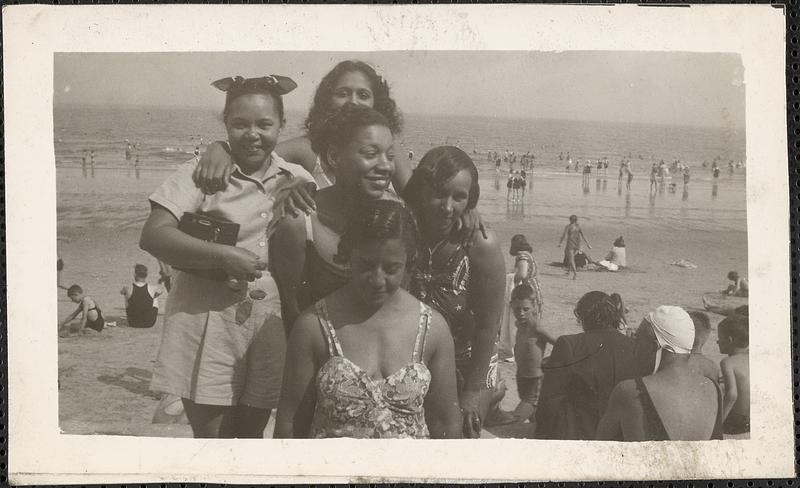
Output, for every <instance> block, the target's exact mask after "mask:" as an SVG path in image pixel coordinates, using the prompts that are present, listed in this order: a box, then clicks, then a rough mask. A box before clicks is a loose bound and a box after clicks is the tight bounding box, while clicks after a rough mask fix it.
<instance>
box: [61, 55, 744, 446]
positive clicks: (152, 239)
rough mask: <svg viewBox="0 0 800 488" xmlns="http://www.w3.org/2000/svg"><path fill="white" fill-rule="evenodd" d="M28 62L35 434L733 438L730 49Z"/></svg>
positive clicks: (736, 411) (735, 293) (737, 159)
mask: <svg viewBox="0 0 800 488" xmlns="http://www.w3.org/2000/svg"><path fill="white" fill-rule="evenodd" d="M54 63H55V65H54V70H55V71H54V106H53V110H54V112H53V116H54V130H55V133H54V147H55V159H56V175H57V180H56V181H57V225H58V255H59V259H58V280H59V283H58V286H59V292H58V293H59V296H58V303H59V324H58V325H59V337H60V338H59V364H58V371H59V421H60V426H61V429H62V431H63V432H64V433H70V434H123V435H140V436H141V435H146V436H167V437H169V436H179V437H185V436H194V437H202V438H209V437H222V438H234V437H244V438H253V437H257V438H260V437H272V436H275V437H282V438H287V437H288V438H309V437H310V438H326V437H354V438H396V437H400V438H403V437H410V438H428V437H430V438H462V437H465V438H478V437H514V438H531V439H533V438H536V439H575V440H595V439H600V440H619V441H645V440H659V441H666V440H709V439H723V438H747V436H748V435H749V430H750V380H749V354H748V345H749V342H748V337H749V327H748V306H747V297H748V280H747V270H748V259H747V213H746V207H747V201H746V191H745V186H746V175H745V169H746V166H747V165H748V164H759V162H758V161H751V160H748V158H747V157H746V154H747V151H746V144H745V118H744V116H745V86H744V85H743V83H742V73H743V66H742V62H741V58H740V56H738V55H735V54H700V53H686V52H671V53H659V52H624V51H623V52H621V51H613V52H612V51H605V52H604V51H599V52H589V51H582V52H565V53H547V52H536V51H528V52H526V51H516V52H512V51H505V52H502V51H501V52H479V51H464V52H455V51H405V52H363V53H348V52H337V53H328V52H291V53H288V52H270V51H260V52H251V53H237V52H230V53H57V54H56V55H55V58H54ZM188 73H191V76H187V74H188ZM98 400H99V401H98Z"/></svg>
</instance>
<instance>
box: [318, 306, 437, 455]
mask: <svg viewBox="0 0 800 488" xmlns="http://www.w3.org/2000/svg"><path fill="white" fill-rule="evenodd" d="M315 308H316V312H317V317H318V319H319V323H320V326H321V328H322V333H323V335H324V336H325V341H326V342H327V344H328V354H329V357H330V359H328V361H327V362H326V363H325V364H323V365H322V367H321V368H320V369H319V371H318V372H317V404H316V408H315V410H314V421H313V424H312V427H311V436H312V437H314V438H325V437H355V438H362V439H382V438H383V439H385V438H427V437H429V433H428V426H427V424H426V423H425V410H424V406H423V405H424V402H425V395H426V394H427V393H428V388H429V387H430V383H431V373H430V371H429V370H428V367H427V366H425V363H423V362H422V358H423V352H424V350H425V337H426V335H427V333H428V329H429V327H430V323H431V314H432V312H431V309H430V307H428V306H427V305H425V304H423V303H420V319H419V329H418V331H417V338H416V340H415V341H414V351H413V352H412V354H411V362H410V363H409V364H407V365H405V366H403V367H402V368H400V369H399V370H397V371H395V372H394V373H392V374H390V375H389V376H387V377H386V378H384V379H383V380H374V379H372V378H371V377H370V376H369V375H368V374H367V372H366V371H364V370H363V369H361V368H360V367H359V366H358V365H357V364H355V363H353V362H352V361H350V360H349V359H347V358H346V357H345V356H344V355H343V354H342V346H341V344H340V343H339V339H338V338H337V337H336V330H335V329H334V327H333V324H332V323H331V321H330V319H329V318H328V310H327V307H326V305H325V300H324V299H323V300H320V301H319V302H317V303H316V305H315Z"/></svg>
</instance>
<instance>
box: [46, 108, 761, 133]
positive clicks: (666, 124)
mask: <svg viewBox="0 0 800 488" xmlns="http://www.w3.org/2000/svg"><path fill="white" fill-rule="evenodd" d="M57 108H108V109H113V108H122V109H160V110H170V109H175V110H208V111H209V112H214V111H217V110H218V109H217V108H214V107H212V106H210V105H150V104H125V103H115V104H101V103H70V102H61V103H56V102H55V101H54V102H53V110H55V109H57ZM286 111H287V112H290V113H305V110H297V109H290V108H287V109H286ZM220 113H221V110H220ZM401 114H402V115H403V116H406V115H409V116H424V117H477V118H498V119H510V120H535V121H558V122H589V123H591V122H596V123H605V124H635V125H653V126H662V127H684V128H703V129H721V130H724V129H729V128H732V129H734V130H742V131H744V130H746V129H747V126H746V125H744V126H742V125H739V124H736V123H734V124H732V125H731V126H725V125H704V124H691V123H684V124H680V123H669V122H649V121H648V122H643V121H634V120H608V119H592V118H586V119H576V118H558V117H531V116H522V115H503V116H495V115H474V114H463V113H433V112H406V111H401Z"/></svg>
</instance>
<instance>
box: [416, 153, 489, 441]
mask: <svg viewBox="0 0 800 488" xmlns="http://www.w3.org/2000/svg"><path fill="white" fill-rule="evenodd" d="M479 194H480V187H479V186H478V171H477V169H476V167H475V164H474V163H473V162H472V160H471V159H470V157H469V156H468V155H467V154H466V153H465V152H464V151H462V150H460V149H458V148H456V147H453V146H441V147H437V148H434V149H431V150H430V151H428V153H427V154H425V156H423V157H422V159H421V160H420V163H419V166H417V168H416V169H415V170H414V173H413V175H412V177H411V180H409V182H408V185H407V186H406V188H405V190H404V192H403V196H404V197H405V200H406V202H407V203H408V204H409V206H410V207H411V208H412V209H413V210H414V212H415V213H416V215H417V217H418V218H419V221H420V231H421V233H422V241H423V246H422V250H421V253H420V258H419V259H418V270H417V271H416V272H415V273H414V275H413V277H412V281H411V283H410V291H411V293H412V294H413V295H415V296H416V297H417V298H418V299H419V300H421V301H422V302H425V303H428V304H430V305H432V306H433V307H434V308H435V309H436V310H437V311H439V312H440V313H441V314H442V315H443V316H444V318H445V320H447V323H448V324H449V326H450V331H451V333H452V334H453V338H454V340H455V354H456V370H457V372H456V374H457V378H458V391H459V403H460V405H461V410H462V414H463V417H464V430H465V432H464V433H465V437H477V436H479V435H480V430H481V423H486V421H487V417H488V413H489V407H490V404H491V403H492V400H494V403H497V401H499V400H498V398H497V397H498V396H500V397H501V398H502V396H501V395H502V393H500V395H497V394H494V390H495V389H496V388H497V386H498V382H497V337H498V332H499V327H500V317H501V314H502V311H503V306H504V296H503V294H504V288H505V270H504V268H505V266H504V261H503V255H502V252H501V250H500V245H499V242H498V240H497V238H496V237H495V235H494V234H493V233H491V232H487V235H486V236H485V237H484V236H483V235H482V234H481V232H478V231H477V230H476V229H475V228H474V227H466V226H463V225H460V224H459V222H460V218H461V216H462V215H463V214H464V213H465V212H467V211H469V210H473V209H475V207H476V206H477V204H478V197H479Z"/></svg>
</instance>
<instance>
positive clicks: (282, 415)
mask: <svg viewBox="0 0 800 488" xmlns="http://www.w3.org/2000/svg"><path fill="white" fill-rule="evenodd" d="M325 355H326V353H325V342H324V339H323V337H322V332H321V330H320V325H319V322H318V320H317V317H316V314H314V313H313V311H312V310H307V311H305V312H303V313H302V314H301V315H300V316H299V317H298V318H297V322H295V324H294V326H293V327H292V332H291V334H289V343H288V345H287V348H286V366H285V368H284V372H283V385H282V387H281V399H280V403H279V404H278V417H277V419H276V420H275V434H274V437H275V438H276V439H289V438H307V437H308V436H309V435H310V433H311V432H310V431H311V422H312V420H313V418H314V408H315V406H316V385H315V382H314V378H315V377H316V375H317V370H318V369H319V365H320V360H321V358H324V357H325Z"/></svg>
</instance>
